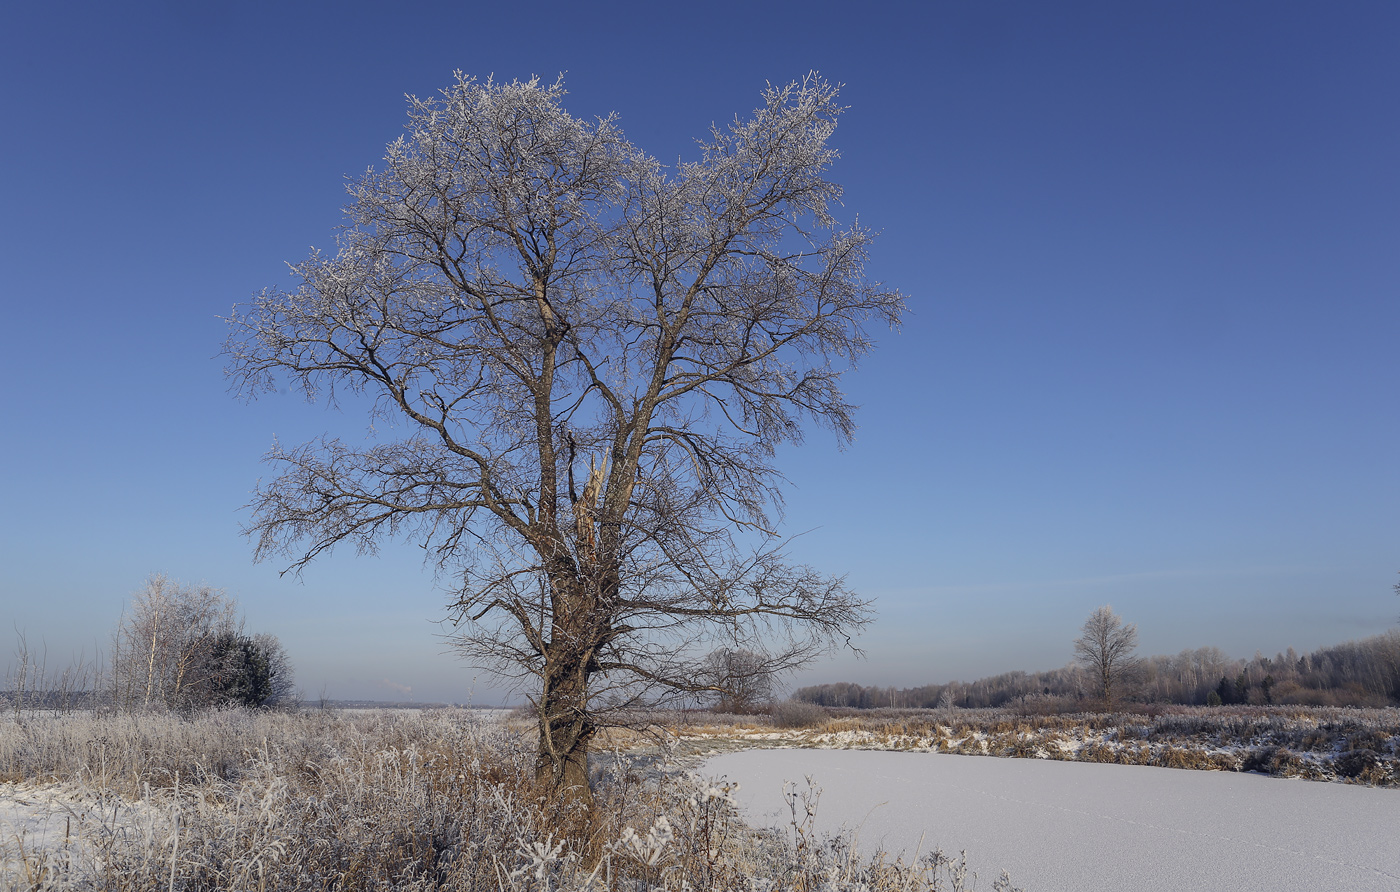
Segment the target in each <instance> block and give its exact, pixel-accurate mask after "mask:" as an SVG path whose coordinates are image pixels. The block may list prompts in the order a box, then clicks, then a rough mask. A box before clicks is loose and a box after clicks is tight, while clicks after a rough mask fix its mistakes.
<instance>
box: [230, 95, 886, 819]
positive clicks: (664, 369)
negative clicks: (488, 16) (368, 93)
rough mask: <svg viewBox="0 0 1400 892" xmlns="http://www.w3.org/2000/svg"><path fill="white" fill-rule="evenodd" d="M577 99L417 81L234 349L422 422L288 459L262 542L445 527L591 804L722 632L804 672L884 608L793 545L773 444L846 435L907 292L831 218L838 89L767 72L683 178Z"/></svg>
mask: <svg viewBox="0 0 1400 892" xmlns="http://www.w3.org/2000/svg"><path fill="white" fill-rule="evenodd" d="M563 96H564V89H563V85H562V82H556V83H555V84H553V85H552V86H544V85H541V84H540V83H539V82H537V81H534V80H531V81H529V82H526V83H519V82H513V83H509V84H498V83H493V82H491V81H489V80H488V81H487V82H485V83H478V82H476V81H474V80H473V79H471V78H468V77H464V76H462V75H461V74H460V73H459V74H458V75H457V81H456V83H455V84H453V85H452V86H451V87H449V88H448V89H447V90H445V91H443V92H442V94H441V95H440V96H438V97H434V98H429V99H417V98H411V99H410V102H409V122H408V126H407V131H408V132H407V134H406V135H405V136H403V137H401V138H399V139H398V140H396V141H395V142H394V143H392V144H391V145H390V146H389V148H388V150H387V153H386V155H385V158H384V163H383V167H382V169H381V170H379V171H374V170H371V171H369V172H367V173H366V174H365V175H364V176H362V177H361V178H359V179H358V180H356V181H355V182H353V183H352V184H351V186H350V187H349V191H350V194H351V203H350V205H349V206H348V207H347V216H348V222H347V225H346V227H345V229H344V230H343V231H342V232H341V235H340V238H339V242H340V244H339V250H338V252H337V253H336V254H335V256H326V255H323V254H320V253H313V254H312V256H311V257H310V258H309V259H308V260H307V261H305V262H304V263H301V264H300V265H297V266H295V267H294V268H293V269H294V275H295V276H296V277H297V278H298V279H299V284H298V285H297V286H296V287H295V288H294V289H293V290H291V291H283V290H278V289H270V290H267V291H264V292H262V293H261V294H260V295H258V296H257V297H256V298H255V299H254V301H253V303H252V304H251V305H249V306H246V307H240V308H236V309H235V311H234V314H233V316H232V318H231V320H230V324H231V333H230V337H229V341H228V343H227V345H226V353H227V355H228V357H229V370H230V373H231V374H232V376H233V377H234V379H235V381H236V382H237V386H238V387H239V388H240V390H241V391H242V393H244V394H245V395H255V394H257V393H259V392H261V391H263V390H264V389H266V388H269V387H275V386H276V385H277V383H278V382H280V381H284V380H286V381H290V382H291V383H292V385H293V386H296V387H298V388H300V389H301V390H303V391H304V392H305V393H306V395H307V396H308V398H317V397H321V396H324V397H326V398H328V399H334V398H335V396H336V394H337V393H339V392H341V391H348V392H351V393H354V394H363V395H365V396H367V397H369V398H372V400H373V401H374V403H373V405H374V415H375V417H378V418H380V419H381V420H382V419H385V418H390V417H392V418H394V419H397V421H398V422H399V423H400V424H402V425H405V426H406V432H405V433H404V435H403V437H402V438H401V439H398V440H393V441H390V440H388V439H387V437H386V434H385V427H384V426H382V425H381V426H379V427H376V428H375V436H376V437H384V439H377V440H374V441H372V442H371V443H370V444H369V445H367V446H365V447H362V448H356V447H354V446H352V445H350V444H347V443H344V442H341V441H339V440H330V439H323V440H321V441H317V442H313V443H309V444H306V445H303V446H300V447H297V448H294V449H291V450H282V449H280V448H274V450H273V452H272V453H271V454H270V455H269V459H270V460H271V461H272V462H274V463H275V464H277V465H278V466H279V467H280V468H281V472H280V474H279V475H278V476H277V477H276V478H275V479H274V480H273V481H272V482H271V483H268V484H266V485H264V486H263V487H262V488H261V489H260V490H259V491H258V493H257V496H256V499H255V501H254V504H253V507H254V509H255V520H254V522H253V524H252V526H251V527H250V530H249V532H250V534H252V535H254V536H255V537H256V539H257V556H258V557H259V558H264V557H267V556H269V555H273V554H285V555H288V556H289V557H290V558H291V559H292V561H293V564H292V567H291V568H289V569H296V570H300V569H301V568H303V567H304V566H305V565H306V564H307V563H308V562H310V561H312V560H313V559H315V558H316V557H317V556H318V555H320V554H321V553H323V552H325V551H327V550H329V549H331V548H333V547H334V546H336V545H337V544H339V543H349V544H351V545H352V546H354V547H356V548H357V549H358V550H359V551H361V552H371V553H372V552H373V551H374V550H375V549H376V548H377V547H378V545H379V543H380V542H381V541H382V540H383V538H384V537H386V536H390V535H394V534H403V535H406V536H408V537H410V538H412V539H413V540H414V541H417V542H418V543H420V544H421V545H423V546H424V547H425V548H427V549H428V553H429V554H430V555H431V556H432V557H433V558H434V559H435V560H436V561H437V563H438V566H439V568H440V569H441V570H442V571H445V572H446V573H447V574H450V575H446V576H444V577H443V578H452V579H457V580H460V584H457V585H454V589H455V594H454V595H453V600H452V604H451V606H452V611H453V614H452V615H453V617H454V619H455V620H457V621H458V622H459V626H458V629H459V638H458V641H459V643H460V645H461V647H462V648H463V652H464V653H465V654H467V655H469V656H470V658H471V659H472V660H473V662H475V663H476V664H477V665H479V666H483V667H485V668H487V669H489V670H491V671H494V672H496V673H498V674H499V675H500V676H502V677H505V678H508V679H513V680H515V681H517V682H518V683H520V684H521V685H522V687H523V688H524V689H526V690H529V691H531V692H532V693H533V702H534V704H535V706H536V709H537V712H538V721H539V731H540V734H539V752H538V766H537V770H538V772H539V774H540V776H541V778H542V779H545V780H547V781H548V782H549V783H550V784H551V785H552V786H553V787H554V788H555V789H556V790H558V791H560V792H565V791H572V795H573V796H574V797H577V798H579V799H582V800H584V801H587V800H588V799H589V795H590V794H589V793H588V790H587V771H586V764H587V762H586V759H587V753H588V748H589V741H590V740H591V739H592V737H593V736H594V734H595V732H596V731H597V729H598V728H599V727H600V724H601V723H603V722H605V721H607V720H608V719H607V718H606V716H607V715H608V712H607V710H608V709H609V708H610V707H625V706H637V705H643V704H648V703H659V702H664V701H666V699H667V698H668V697H675V696H677V695H684V696H694V695H695V694H697V693H701V692H703V691H706V690H710V689H711V688H712V685H710V684H709V683H708V682H707V681H706V680H705V679H704V678H703V675H702V674H699V673H697V672H696V671H695V668H696V664H697V661H698V660H700V659H703V655H704V654H705V653H706V652H707V648H706V645H707V643H708V645H709V646H710V647H713V646H714V644H717V643H726V642H727V643H728V645H729V646H734V647H741V648H745V649H749V650H752V651H754V652H758V653H762V654H764V658H765V659H766V660H767V661H768V663H769V664H770V665H772V666H773V667H774V668H777V669H786V668H790V667H792V666H796V665H799V664H801V663H803V662H804V661H806V660H808V659H810V658H811V657H812V656H813V655H815V654H816V653H818V652H819V651H820V650H821V649H823V648H824V647H827V646H830V645H831V644H832V643H833V642H835V643H840V642H843V641H846V640H847V639H846V636H847V634H848V633H849V632H850V631H851V630H853V629H855V628H858V627H859V626H861V625H862V624H863V623H864V622H866V621H867V617H868V608H867V604H866V602H864V601H863V600H862V599H861V598H860V597H858V596H857V595H855V594H854V593H852V592H851V591H849V590H848V589H847V587H846V586H845V584H844V581H843V580H842V579H841V578H833V577H827V576H824V575H822V574H820V573H818V572H816V571H814V570H812V569H810V568H807V567H801V566H792V565H790V564H789V563H787V562H785V561H784V560H783V558H782V555H781V554H780V550H779V548H778V546H777V544H776V543H777V541H778V540H777V539H776V538H775V530H774V523H773V521H772V519H770V516H769V515H770V513H772V512H775V509H776V510H780V509H781V500H780V493H779V490H778V485H779V484H780V483H781V477H780V475H779V474H778V471H777V469H776V468H775V467H774V466H773V463H772V459H773V456H774V452H775V448H776V447H777V446H778V444H780V443H783V442H785V441H786V442H796V441H800V440H801V438H802V434H803V422H804V421H807V422H811V423H815V424H818V425H821V426H826V427H829V428H830V429H832V430H833V431H834V432H835V434H836V437H837V439H838V441H841V442H845V441H847V440H849V438H850V437H851V434H852V431H853V430H854V424H853V422H852V411H853V407H852V406H851V405H850V404H848V403H847V402H846V400H845V399H844V397H843V395H842V392H841V390H840V388H839V386H838V385H839V381H840V378H841V375H842V373H843V372H844V371H845V370H846V369H848V368H849V367H851V366H852V365H853V364H854V362H855V360H856V359H857V358H858V357H860V356H861V355H862V354H863V353H865V352H866V351H867V350H868V349H869V348H870V346H871V341H870V339H869V337H868V335H867V333H866V330H865V326H866V324H867V323H869V322H870V321H871V320H879V321H881V322H885V323H888V324H891V325H893V324H896V323H897V322H898V319H899V316H900V313H901V311H902V308H903V297H902V296H901V295H900V294H898V293H897V292H895V291H892V290H889V289H886V288H884V287H882V286H880V285H879V284H878V283H874V282H871V281H869V280H868V279H867V278H866V276H865V272H864V264H865V260H866V252H867V247H868V245H869V244H870V240H871V233H870V232H869V231H868V230H866V229H863V228H861V227H860V226H858V225H857V226H852V227H850V228H846V229H842V228H840V227H838V225H837V223H836V221H835V220H834V218H833V217H832V214H831V207H832V205H833V204H834V203H835V202H836V201H837V200H838V199H839V197H840V194H841V191H840V188H839V187H838V186H836V185H834V184H832V183H830V182H828V181H827V180H826V178H825V174H826V171H827V168H828V167H829V166H830V164H831V163H832V162H833V161H834V160H835V158H836V152H835V151H834V150H833V149H832V148H831V147H830V146H829V145H828V138H829V137H830V135H831V133H832V132H833V129H834V127H835V124H836V119H837V117H838V115H839V113H840V111H841V108H840V106H839V105H837V89H836V87H835V86H833V85H831V84H829V83H827V82H825V81H823V80H821V79H819V78H817V77H815V76H809V77H808V78H807V79H806V80H804V81H802V82H800V83H792V84H789V85H787V86H782V87H771V88H769V89H768V90H767V91H766V92H765V93H764V95H763V104H762V106H761V107H760V108H759V109H758V110H757V111H756V112H755V113H754V115H753V116H752V118H750V119H749V120H747V121H741V120H738V119H736V120H735V121H734V123H732V124H730V125H728V126H727V127H723V128H721V127H712V128H711V130H710V133H709V136H708V138H707V139H705V140H702V141H701V143H700V146H699V158H698V160H695V161H690V162H685V163H678V164H677V166H675V167H674V168H666V167H663V166H662V165H661V164H659V163H658V162H657V161H656V160H654V159H653V158H651V157H648V156H647V155H645V154H644V153H642V152H641V151H640V150H638V149H637V148H635V147H634V146H632V145H631V144H629V143H628V142H627V141H626V140H625V139H624V138H623V135H622V133H621V131H620V130H619V128H618V126H617V123H616V121H615V119H614V118H613V117H607V118H603V119H599V120H596V121H592V122H589V121H584V120H580V119H576V118H574V117H572V116H570V115H569V114H568V113H567V112H566V111H565V110H564V109H563V107H562V105H561V102H562V99H563Z"/></svg>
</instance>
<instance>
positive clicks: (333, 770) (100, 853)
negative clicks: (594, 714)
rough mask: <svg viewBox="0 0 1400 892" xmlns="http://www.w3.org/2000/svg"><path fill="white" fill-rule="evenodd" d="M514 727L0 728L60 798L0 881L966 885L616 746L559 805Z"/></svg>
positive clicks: (409, 886) (218, 724) (944, 869)
mask: <svg viewBox="0 0 1400 892" xmlns="http://www.w3.org/2000/svg"><path fill="white" fill-rule="evenodd" d="M514 724H515V723H512V722H509V721H507V722H499V721H497V722H491V721H482V720H480V719H479V718H477V717H475V716H473V715H472V714H470V713H467V712H462V711H455V710H442V711H436V712H407V711H395V712H366V713H335V712H316V711H311V712H303V713H296V714H286V713H282V714H279V713H248V712H242V711H227V712H215V713H210V714H207V715H203V716H198V717H194V718H181V717H179V716H174V715H164V716H151V715H146V716H94V715H91V714H81V713H79V714H69V715H57V716H41V717H32V718H27V719H25V720H23V721H18V722H17V721H10V722H7V723H5V724H0V776H3V777H4V778H6V779H8V780H10V781H15V782H23V783H24V784H25V785H26V786H25V787H24V789H26V790H28V789H33V788H34V785H35V784H37V783H49V784H56V785H57V787H55V789H62V790H64V791H67V793H66V795H67V796H68V798H67V799H66V800H64V805H63V806H62V807H63V809H65V814H64V816H63V821H62V823H61V824H59V826H61V827H62V828H63V831H62V833H61V834H59V836H61V841H60V840H59V837H55V838H53V839H49V840H40V839H39V838H38V837H36V836H35V835H34V834H32V833H25V832H18V833H15V834H10V835H8V836H7V838H5V839H3V840H0V888H6V889H25V890H35V892H37V890H55V892H63V890H77V889H104V890H120V892H127V890H152V892H154V890H167V892H168V890H176V889H180V890H206V889H207V890H214V889H220V890H224V889H237V890H250V889H257V890H288V892H298V890H312V889H316V890H326V889H336V890H390V889H393V890H430V889H433V890H435V889H454V890H509V892H525V890H540V892H546V890H548V892H568V890H584V889H589V890H595V889H596V890H604V889H610V890H611V889H616V890H651V889H662V890H667V889H675V890H679V889H688V890H720V889H724V890H730V889H750V890H759V889H762V890H765V892H781V890H801V892H809V890H810V892H815V890H817V889H830V890H833V892H835V890H844V889H852V890H854V889H864V890H870V892H905V890H907V892H914V890H920V892H933V890H949V892H956V890H966V889H970V888H972V885H971V884H972V883H973V881H974V880H973V878H971V877H968V876H967V875H966V872H965V866H961V864H960V862H959V861H955V860H953V859H949V858H946V857H944V856H943V855H941V854H936V855H932V856H928V857H925V858H924V859H921V860H920V861H919V862H918V863H915V864H904V863H902V862H899V861H890V860H889V859H887V858H884V857H883V856H881V855H879V854H878V853H877V855H876V857H875V858H874V859H873V860H866V859H862V858H860V857H858V856H857V855H856V853H855V852H854V851H853V850H852V848H851V847H850V846H849V845H848V844H846V843H845V842H844V841H842V840H840V839H836V840H818V839H816V838H814V837H813V835H812V834H811V832H810V827H811V816H810V813H809V810H808V809H807V805H808V804H814V800H811V801H810V802H809V800H799V798H798V797H796V794H794V799H793V803H794V810H793V822H792V827H791V832H790V833H789V834H788V835H787V836H786V837H783V836H780V835H775V834H771V833H758V832H754V831H752V830H750V829H749V828H748V827H746V826H745V825H744V824H742V822H740V821H739V820H738V817H737V812H736V809H735V806H734V801H733V799H732V797H731V796H730V790H729V789H728V788H726V787H724V786H713V785H711V784H709V783H707V782H702V781H699V780H697V779H694V778H689V777H686V776H683V775H680V774H677V773H675V772H664V771H663V772H647V771H644V770H643V767H642V766H641V764H640V763H637V762H635V761H633V760H630V759H629V758H627V757H626V756H625V755H617V756H615V757H613V758H601V759H600V760H599V762H600V763H601V764H599V765H598V766H597V770H596V776H595V785H596V790H597V796H598V803H599V807H598V808H597V809H596V810H595V813H594V814H593V815H582V814H578V813H570V812H569V811H568V810H567V809H565V808H564V807H563V806H561V804H560V803H558V802H553V801H551V800H549V799H548V797H546V796H544V795H543V794H542V792H541V791H540V790H539V789H538V788H537V787H536V786H535V785H534V782H533V780H532V775H533V771H532V768H533V753H532V750H531V746H530V737H529V734H528V733H522V731H521V729H518V728H515V727H513V725H514ZM711 727H712V729H718V728H719V727H729V725H728V724H727V723H725V722H719V723H717V724H715V725H712V726H711ZM734 727H739V728H744V727H748V728H753V727H757V726H756V725H754V724H752V723H748V724H744V725H736V726H734ZM613 736H615V738H616V739H615V740H614V741H613V742H614V743H618V744H622V743H624V742H627V741H629V740H630V741H632V742H637V741H639V740H641V739H642V738H639V737H628V736H626V735H624V734H622V732H616V734H615V735H613ZM993 888H996V889H1009V888H1010V886H1009V881H998V882H997V883H996V884H995V885H994V887H993Z"/></svg>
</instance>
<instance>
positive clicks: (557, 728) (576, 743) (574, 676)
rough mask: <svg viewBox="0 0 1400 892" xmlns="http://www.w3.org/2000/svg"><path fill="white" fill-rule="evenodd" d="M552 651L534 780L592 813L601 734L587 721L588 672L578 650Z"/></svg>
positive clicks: (541, 705)
mask: <svg viewBox="0 0 1400 892" xmlns="http://www.w3.org/2000/svg"><path fill="white" fill-rule="evenodd" d="M571 644H573V642H566V643H564V644H563V645H562V646H560V645H551V647H550V652H549V653H548V654H547V655H546V658H545V678H544V693H543V696H542V697H541V699H540V703H539V723H540V739H539V749H538V753H537V756H536V760H535V778H536V780H538V781H539V782H540V783H542V784H544V785H545V786H546V787H547V788H548V789H549V791H550V792H551V793H552V794H554V795H555V796H558V797H560V799H561V800H562V801H563V802H564V803H566V804H578V805H580V806H582V807H583V808H584V809H591V808H592V807H593V790H592V788H591V787H590V786H589V782H588V748H589V744H590V742H591V741H592V739H593V734H594V732H595V731H596V727H595V726H594V724H593V722H592V720H591V718H590V716H589V715H588V708H587V707H588V674H589V673H588V667H587V665H586V663H585V659H586V658H585V659H580V654H579V653H578V652H577V648H575V647H572V646H569V645H571Z"/></svg>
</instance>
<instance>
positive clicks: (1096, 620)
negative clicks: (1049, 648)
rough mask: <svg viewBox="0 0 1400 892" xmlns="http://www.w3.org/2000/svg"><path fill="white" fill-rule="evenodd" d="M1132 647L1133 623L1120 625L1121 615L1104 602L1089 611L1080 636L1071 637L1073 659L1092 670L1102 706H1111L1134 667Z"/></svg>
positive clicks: (1135, 639)
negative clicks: (1072, 638) (1101, 605)
mask: <svg viewBox="0 0 1400 892" xmlns="http://www.w3.org/2000/svg"><path fill="white" fill-rule="evenodd" d="M1136 649H1137V626H1136V625H1134V624H1132V623H1128V624H1127V625H1124V624H1123V620H1122V618H1121V617H1119V616H1118V614H1116V613H1114V612H1113V608H1112V607H1109V606H1107V605H1105V606H1103V607H1100V608H1098V609H1097V610H1095V611H1094V612H1093V613H1091V614H1089V618H1088V619H1087V620H1085V621H1084V626H1083V628H1082V630H1081V634H1080V636H1079V637H1078V638H1077V639H1075V642H1074V655H1075V659H1076V660H1077V661H1078V662H1079V665H1081V666H1083V667H1084V668H1085V669H1088V670H1089V671H1090V672H1091V673H1093V676H1094V681H1095V687H1096V688H1097V692H1098V695H1099V699H1100V700H1102V701H1103V705H1104V708H1105V709H1106V710H1109V711H1112V710H1113V706H1114V703H1115V699H1116V698H1117V697H1118V696H1119V694H1120V693H1121V692H1122V688H1123V687H1124V686H1125V683H1126V682H1127V681H1129V680H1130V679H1131V678H1132V677H1133V675H1134V674H1135V673H1136V671H1137V669H1138V666H1139V664H1140V661H1139V660H1138V659H1137V657H1135V656H1134V655H1133V651H1134V650H1136Z"/></svg>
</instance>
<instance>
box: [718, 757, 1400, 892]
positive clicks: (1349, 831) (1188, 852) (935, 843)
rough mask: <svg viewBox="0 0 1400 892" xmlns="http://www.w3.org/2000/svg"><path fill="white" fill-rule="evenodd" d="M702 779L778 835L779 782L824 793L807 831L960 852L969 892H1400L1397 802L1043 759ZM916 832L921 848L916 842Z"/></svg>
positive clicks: (780, 768) (735, 773)
mask: <svg viewBox="0 0 1400 892" xmlns="http://www.w3.org/2000/svg"><path fill="white" fill-rule="evenodd" d="M703 772H704V773H705V774H707V775H712V776H715V777H718V776H721V775H724V776H727V777H728V778H729V779H730V780H732V781H738V782H739V783H740V784H741V788H740V790H739V792H738V794H737V797H736V798H737V799H738V800H739V802H740V805H741V807H742V808H743V809H744V813H745V816H746V817H747V819H748V820H749V822H750V823H751V824H754V825H756V826H758V825H761V826H778V827H785V826H786V825H787V823H788V816H789V813H788V811H787V807H786V804H785V802H784V799H783V782H784V781H796V782H797V783H798V786H799V789H801V788H804V787H805V782H804V778H805V777H807V776H810V777H811V778H812V781H813V783H814V784H815V785H816V786H818V787H820V788H821V790H822V793H821V802H820V806H819V809H818V812H817V822H816V823H817V828H818V830H819V831H821V832H835V831H837V830H839V829H841V827H842V826H843V825H844V826H846V827H847V828H850V829H853V830H857V831H858V832H859V844H860V848H861V850H862V851H863V852H866V853H869V852H873V851H874V850H875V848H876V847H877V846H883V847H884V848H885V849H886V850H887V851H890V852H898V851H901V850H904V851H906V852H912V850H913V849H914V848H915V847H916V846H920V847H921V848H920V851H921V852H926V851H929V850H930V849H933V848H935V847H938V848H942V849H943V851H944V852H945V853H948V854H951V855H956V854H957V853H958V852H959V851H961V850H966V851H967V854H968V864H969V866H970V867H971V869H972V870H975V871H976V872H977V874H978V879H979V882H978V888H981V889H990V888H991V884H992V880H994V879H995V878H996V877H997V876H998V875H999V874H1000V872H1001V871H1002V870H1007V871H1010V873H1011V879H1012V881H1013V882H1015V884H1016V885H1017V886H1020V887H1023V888H1025V889H1026V890H1027V892H1076V890H1095V892H1101V890H1139V892H1156V890H1163V892H1165V890H1183V889H1190V890H1193V892H1216V890H1218V892H1253V890H1258V892H1293V890H1297V892H1319V890H1324V889H1325V890H1328V892H1362V890H1366V892H1370V890H1391V892H1395V890H1400V790H1395V789H1375V788H1370V787H1359V786H1350V785H1343V784H1332V783H1318V782H1313V781H1304V780H1286V779H1281V778H1274V777H1264V776H1262V775H1254V774H1229V773H1224V772H1215V771H1178V770H1172V769H1167V768H1148V767H1140V766H1130V765H1099V764H1093V763H1082V762H1054V761H1046V760H1039V759H1001V758H992V757H978V756H954V755H947V754H940V753H896V752H869V751H851V750H812V749H780V750H745V751H741V752H736V753H729V754H726V755H722V756H716V757H714V758H712V759H710V760H709V761H707V762H706V763H705V766H704V768H703ZM921 836H922V843H920V837H921Z"/></svg>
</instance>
